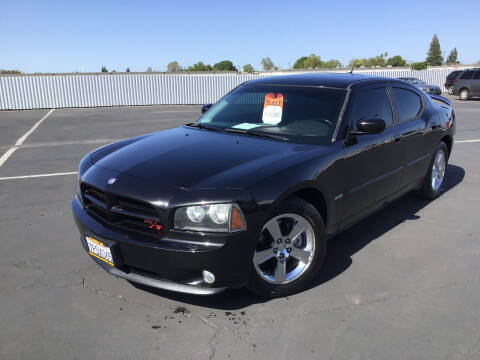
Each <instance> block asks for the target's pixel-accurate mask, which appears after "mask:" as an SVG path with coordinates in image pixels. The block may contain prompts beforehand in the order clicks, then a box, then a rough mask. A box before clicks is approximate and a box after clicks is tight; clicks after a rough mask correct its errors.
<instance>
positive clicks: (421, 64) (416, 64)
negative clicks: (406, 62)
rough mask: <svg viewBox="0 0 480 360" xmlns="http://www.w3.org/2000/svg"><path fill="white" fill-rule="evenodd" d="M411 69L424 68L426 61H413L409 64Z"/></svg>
mask: <svg viewBox="0 0 480 360" xmlns="http://www.w3.org/2000/svg"><path fill="white" fill-rule="evenodd" d="M410 68H411V69H412V70H425V69H426V68H427V62H426V61H423V62H414V63H412V64H411V65H410Z"/></svg>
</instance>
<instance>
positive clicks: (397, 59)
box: [387, 55, 407, 66]
mask: <svg viewBox="0 0 480 360" xmlns="http://www.w3.org/2000/svg"><path fill="white" fill-rule="evenodd" d="M387 65H391V66H405V65H407V60H405V59H404V58H402V57H401V56H400V55H395V56H392V57H391V58H389V59H388V60H387Z"/></svg>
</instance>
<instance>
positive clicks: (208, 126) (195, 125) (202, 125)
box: [185, 123, 220, 131]
mask: <svg viewBox="0 0 480 360" xmlns="http://www.w3.org/2000/svg"><path fill="white" fill-rule="evenodd" d="M185 125H186V126H190V127H196V128H199V129H205V130H210V131H220V129H219V128H217V127H215V126H210V125H205V124H202V123H189V124H185Z"/></svg>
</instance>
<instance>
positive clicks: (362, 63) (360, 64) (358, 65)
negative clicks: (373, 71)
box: [348, 58, 367, 68]
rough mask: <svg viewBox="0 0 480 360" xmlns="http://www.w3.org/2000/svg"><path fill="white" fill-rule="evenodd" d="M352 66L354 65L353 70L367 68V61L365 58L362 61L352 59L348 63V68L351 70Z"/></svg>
mask: <svg viewBox="0 0 480 360" xmlns="http://www.w3.org/2000/svg"><path fill="white" fill-rule="evenodd" d="M353 64H355V68H359V67H362V66H367V59H365V58H363V59H352V60H350V62H349V63H348V67H349V68H351V67H352V66H353Z"/></svg>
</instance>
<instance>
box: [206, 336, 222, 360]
mask: <svg viewBox="0 0 480 360" xmlns="http://www.w3.org/2000/svg"><path fill="white" fill-rule="evenodd" d="M219 333H220V329H218V328H217V329H216V330H215V332H214V333H213V336H212V338H211V340H210V356H209V358H208V359H209V360H212V359H213V357H214V356H215V350H216V348H215V340H216V339H217V336H218V334H219Z"/></svg>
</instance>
